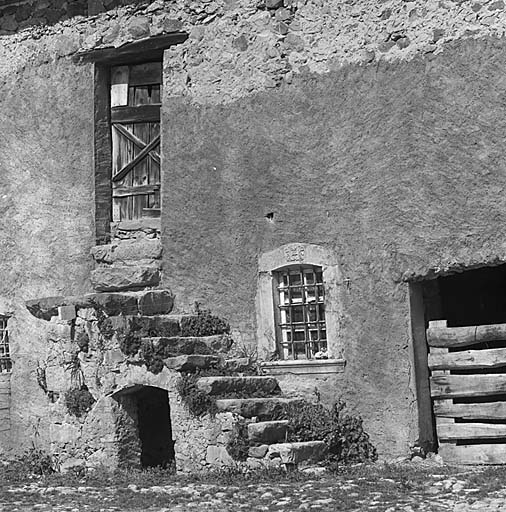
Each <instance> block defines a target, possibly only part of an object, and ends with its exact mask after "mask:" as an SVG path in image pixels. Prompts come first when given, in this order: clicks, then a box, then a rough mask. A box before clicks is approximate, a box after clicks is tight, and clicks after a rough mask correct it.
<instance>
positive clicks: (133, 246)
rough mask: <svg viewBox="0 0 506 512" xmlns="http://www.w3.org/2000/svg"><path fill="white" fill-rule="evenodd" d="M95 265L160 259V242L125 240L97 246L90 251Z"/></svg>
mask: <svg viewBox="0 0 506 512" xmlns="http://www.w3.org/2000/svg"><path fill="white" fill-rule="evenodd" d="M91 255H92V256H93V259H94V260H95V261H96V262H97V263H109V264H110V263H114V262H116V261H138V260H150V259H151V260H158V259H160V258H161V257H162V244H161V242H160V240H146V239H143V240H134V241H133V240H125V241H122V242H120V243H114V244H107V245H97V246H96V247H93V248H92V249H91Z"/></svg>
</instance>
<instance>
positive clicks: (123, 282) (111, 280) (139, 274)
mask: <svg viewBox="0 0 506 512" xmlns="http://www.w3.org/2000/svg"><path fill="white" fill-rule="evenodd" d="M159 282H160V271H159V270H158V269H156V268H153V267H142V266H132V267H127V266H124V267H99V268H97V269H95V270H93V271H92V272H91V283H92V285H93V287H94V288H95V290H97V291H99V292H113V291H121V290H129V289H139V288H143V287H147V286H156V285H157V284H158V283H159Z"/></svg>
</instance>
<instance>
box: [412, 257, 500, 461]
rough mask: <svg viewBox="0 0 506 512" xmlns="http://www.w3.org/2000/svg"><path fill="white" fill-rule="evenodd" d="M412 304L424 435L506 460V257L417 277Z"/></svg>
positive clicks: (445, 451)
mask: <svg viewBox="0 0 506 512" xmlns="http://www.w3.org/2000/svg"><path fill="white" fill-rule="evenodd" d="M411 307H412V309H411V311H412V321H413V323H412V325H413V340H414V354H415V364H416V366H415V368H416V373H417V388H418V399H419V402H420V403H419V414H420V415H425V417H422V416H420V437H421V439H422V438H423V439H425V441H426V442H428V443H427V444H432V448H435V447H436V446H437V447H438V450H439V453H440V454H441V455H442V456H443V459H444V460H445V461H446V462H456V463H464V464H466V463H467V464H506V265H499V266H496V267H484V268H479V269H473V270H468V271H464V272H460V273H456V274H453V275H449V276H443V277H439V278H437V279H432V280H427V281H424V282H421V283H413V284H412V285H411ZM424 357H425V358H426V360H425V361H424ZM423 366H425V370H424V368H423ZM424 373H425V375H424ZM430 430H432V440H431V432H430ZM429 441H432V442H431V443H429Z"/></svg>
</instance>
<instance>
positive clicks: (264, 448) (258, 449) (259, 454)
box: [248, 444, 269, 459]
mask: <svg viewBox="0 0 506 512" xmlns="http://www.w3.org/2000/svg"><path fill="white" fill-rule="evenodd" d="M268 451H269V446H268V445H266V444H261V445H260V446H250V447H249V450H248V456H249V457H253V458H255V459H262V458H263V457H265V455H266V454H267V452H268Z"/></svg>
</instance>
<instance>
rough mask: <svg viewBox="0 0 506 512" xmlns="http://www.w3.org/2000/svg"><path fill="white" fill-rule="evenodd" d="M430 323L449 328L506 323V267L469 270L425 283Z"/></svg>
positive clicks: (427, 314)
mask: <svg viewBox="0 0 506 512" xmlns="http://www.w3.org/2000/svg"><path fill="white" fill-rule="evenodd" d="M424 302H425V305H426V321H427V322H429V321H431V320H446V321H447V322H448V327H463V326H472V325H485V324H501V323H506V265H498V266H497V267H483V268H479V269H475V270H466V271H465V272H460V273H457V274H453V275H450V276H445V277H439V278H438V279H434V280H432V281H426V282H425V283H424Z"/></svg>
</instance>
